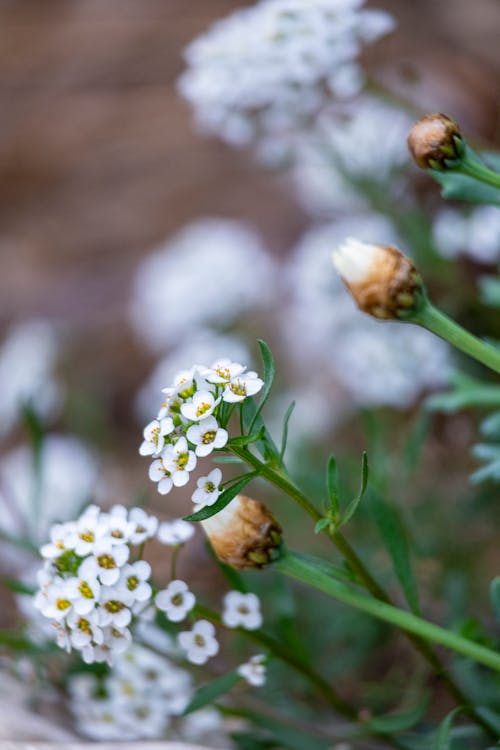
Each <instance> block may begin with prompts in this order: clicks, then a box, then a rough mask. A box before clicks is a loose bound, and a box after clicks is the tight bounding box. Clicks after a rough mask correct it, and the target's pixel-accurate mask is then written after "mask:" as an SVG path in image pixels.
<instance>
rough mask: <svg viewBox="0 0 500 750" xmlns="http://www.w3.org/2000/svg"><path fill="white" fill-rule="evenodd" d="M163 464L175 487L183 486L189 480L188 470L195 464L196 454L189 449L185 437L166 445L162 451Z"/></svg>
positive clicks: (191, 469)
mask: <svg viewBox="0 0 500 750" xmlns="http://www.w3.org/2000/svg"><path fill="white" fill-rule="evenodd" d="M163 464H164V466H165V468H166V469H167V470H168V471H169V472H170V473H171V475H172V482H173V483H174V485H175V486H176V487H183V486H184V485H185V484H187V482H188V481H189V472H190V471H193V469H194V468H195V466H196V456H195V454H194V453H193V451H191V450H189V448H188V444H187V440H186V438H185V437H181V438H179V440H178V441H177V442H176V444H175V445H167V447H166V448H165V451H164V453H163Z"/></svg>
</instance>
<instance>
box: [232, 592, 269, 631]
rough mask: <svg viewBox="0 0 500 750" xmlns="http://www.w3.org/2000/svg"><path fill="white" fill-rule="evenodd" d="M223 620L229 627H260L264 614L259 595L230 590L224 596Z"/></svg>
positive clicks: (251, 628)
mask: <svg viewBox="0 0 500 750" xmlns="http://www.w3.org/2000/svg"><path fill="white" fill-rule="evenodd" d="M222 622H223V623H224V625H227V627H229V628H245V630H257V629H258V628H260V626H261V625H262V615H261V612H260V601H259V598H258V596H256V595H255V594H252V593H248V594H243V593H241V592H240V591H228V593H227V594H226V595H225V596H224V610H223V612H222Z"/></svg>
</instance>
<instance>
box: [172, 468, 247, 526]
mask: <svg viewBox="0 0 500 750" xmlns="http://www.w3.org/2000/svg"><path fill="white" fill-rule="evenodd" d="M258 474H259V472H258V471H250V472H248V474H243V476H241V477H238V478H237V480H236V481H235V483H234V484H232V485H231V486H230V487H228V488H227V489H226V490H224V492H221V494H220V495H219V497H218V498H217V501H216V502H215V503H214V504H213V505H205V507H203V508H200V510H198V511H196V513H192V514H191V515H189V516H184V521H191V523H197V522H198V521H205V520H206V519H207V518H210V517H211V516H215V514H216V513H219V512H220V511H221V510H222V509H223V508H225V507H226V505H229V503H230V502H231V500H233V499H234V498H235V497H236V495H238V494H239V493H240V492H241V490H242V489H243V487H245V486H246V485H247V484H248V483H249V482H250V481H251V480H252V479H254V477H256V476H258Z"/></svg>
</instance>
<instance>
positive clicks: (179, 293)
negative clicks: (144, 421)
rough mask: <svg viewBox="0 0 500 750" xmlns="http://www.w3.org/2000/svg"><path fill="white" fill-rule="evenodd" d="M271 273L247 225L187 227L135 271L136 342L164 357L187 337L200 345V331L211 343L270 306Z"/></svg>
mask: <svg viewBox="0 0 500 750" xmlns="http://www.w3.org/2000/svg"><path fill="white" fill-rule="evenodd" d="M273 268H274V264H273V261H272V259H271V257H270V256H269V255H268V254H267V252H266V250H265V248H264V246H263V244H262V242H261V240H260V238H259V237H258V235H257V234H256V233H255V231H254V230H253V229H252V228H251V227H250V226H247V225H246V224H245V223H243V222H239V221H234V220H232V219H223V218H218V217H207V218H201V219H198V220H197V221H194V222H192V223H190V224H188V225H187V226H185V227H184V228H182V229H180V231H179V232H178V233H177V234H175V235H174V236H172V237H170V238H169V239H168V240H167V242H166V243H165V244H164V245H163V247H161V248H160V249H158V250H157V251H156V252H155V253H153V254H152V255H150V256H149V257H147V258H146V259H145V260H144V261H143V263H142V264H141V266H140V267H139V270H138V273H137V277H136V280H135V285H134V287H135V288H134V295H133V300H132V310H131V313H132V317H133V321H134V324H135V327H136V330H137V334H138V338H139V341H140V343H141V344H142V345H144V344H148V345H149V347H150V348H151V349H152V350H153V351H154V352H155V353H157V354H158V353H160V354H163V353H164V352H165V351H166V350H167V349H170V348H171V347H172V346H173V345H180V344H182V345H184V344H185V342H186V341H188V342H189V341H190V340H191V338H192V339H193V340H194V341H196V340H198V341H200V340H202V338H203V337H200V336H199V331H200V330H201V329H203V328H204V329H205V336H204V338H205V339H206V338H207V337H208V336H212V337H213V329H214V328H215V329H217V328H220V327H223V328H225V329H226V328H228V326H229V325H230V323H231V322H232V321H235V320H236V319H237V318H238V317H239V316H241V315H243V314H245V313H246V312H247V311H248V310H251V309H252V310H253V309H255V308H262V307H265V306H266V305H267V304H268V303H269V301H270V300H271V298H272V292H273ZM207 290H210V292H209V293H207ZM186 300H189V304H186ZM165 304H167V305H168V315H165ZM208 329H209V330H210V332H209V330H208ZM225 351H228V352H229V351H230V350H228V349H225V348H223V347H220V348H219V347H217V348H216V349H211V351H210V352H209V355H208V356H206V355H205V352H204V351H203V350H202V351H201V352H200V354H201V355H202V356H200V355H195V356H193V357H189V358H188V357H185V358H183V359H182V360H180V362H179V364H180V366H181V367H182V366H184V367H185V366H186V364H189V363H191V362H196V361H200V360H201V359H203V360H204V361H205V362H208V361H211V360H212V359H213V358H214V357H216V356H217V355H218V353H219V352H222V353H223V352H225ZM236 355H237V356H240V355H239V353H238V351H235V356H236ZM174 356H175V352H174ZM164 382H166V381H164Z"/></svg>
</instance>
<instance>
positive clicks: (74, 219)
mask: <svg viewBox="0 0 500 750" xmlns="http://www.w3.org/2000/svg"><path fill="white" fill-rule="evenodd" d="M241 4H243V3H238V5H241ZM236 5H237V3H235V2H234V0H44V1H43V2H41V0H18V1H17V2H16V1H15V0H10V1H9V0H3V2H0V96H1V110H0V111H1V112H2V115H1V119H0V175H1V179H0V253H1V268H2V273H1V279H0V299H1V303H0V330H3V329H4V328H5V326H6V325H7V324H8V323H9V322H10V321H12V320H13V319H18V318H25V317H28V316H33V315H43V316H48V317H56V318H63V319H65V320H69V321H70V322H72V323H73V324H74V325H75V326H76V330H77V332H79V333H80V335H81V341H80V349H79V351H80V356H81V357H82V358H83V360H84V362H83V363H82V367H83V375H85V374H86V369H85V368H87V370H88V373H87V374H88V376H89V377H95V378H97V379H100V378H104V377H110V378H113V379H115V377H116V379H120V378H121V379H122V381H123V382H124V386H123V387H124V388H125V391H127V389H128V388H129V387H132V386H135V385H136V384H137V383H138V382H139V381H140V379H141V378H142V377H143V376H144V374H145V373H146V372H147V370H148V368H149V363H143V362H142V361H141V360H140V359H139V357H138V351H137V350H136V349H134V346H133V343H132V337H131V334H130V333H129V332H128V329H127V320H126V306H127V301H128V296H129V288H130V281H131V278H132V274H133V271H134V268H135V267H136V264H137V262H138V261H139V259H140V257H141V256H142V255H143V254H144V253H145V252H146V251H147V250H148V249H149V248H150V247H151V246H152V245H154V244H155V243H157V242H159V241H161V240H162V239H163V238H164V237H166V236H167V235H168V234H169V233H171V232H172V231H174V230H175V229H176V228H178V227H180V226H181V225H182V224H184V223H185V222H187V221H189V220H190V219H192V218H194V217H196V216H198V215H199V214H207V213H211V214H221V215H226V216H236V217H242V218H250V219H251V220H254V221H255V222H256V224H257V225H258V226H259V227H260V228H261V229H262V230H263V232H264V233H265V236H266V238H267V239H268V241H269V242H270V244H271V246H272V248H273V249H274V250H275V251H279V250H280V249H281V250H284V249H286V247H287V245H288V244H289V243H290V242H291V241H292V240H293V239H294V238H295V237H296V235H297V234H298V232H299V231H300V229H301V227H302V226H303V224H304V221H305V219H304V217H303V216H302V215H301V213H300V212H298V211H297V210H295V207H294V204H293V199H292V198H291V197H290V196H289V195H287V193H286V191H285V190H284V189H283V186H282V185H281V184H280V183H279V181H278V179H277V178H276V177H272V176H270V175H269V174H267V173H265V172H264V171H263V170H261V169H259V168H258V167H257V166H256V165H255V164H254V163H253V161H252V160H251V158H250V157H248V156H246V155H244V154H237V153H234V152H233V151H231V150H230V149H228V148H226V147H225V146H223V145H222V144H219V143H217V142H216V141H214V140H207V139H204V138H202V137H199V136H197V135H196V134H194V133H193V131H192V128H191V120H190V113H189V111H188V108H187V106H186V105H185V104H184V103H183V102H182V101H181V100H180V99H179V98H178V96H177V95H176V92H175V80H176V77H177V76H178V74H179V72H180V71H181V69H182V61H181V50H182V48H183V46H184V45H185V44H186V43H187V42H188V41H189V40H190V39H191V38H193V37H194V36H195V35H196V34H198V33H199V32H200V31H201V30H202V29H204V28H206V26H207V25H208V24H209V22H210V21H211V20H212V19H215V18H217V17H220V16H223V15H224V14H226V13H227V12H229V11H230V10H231V9H233V8H234V7H235V6H236ZM373 5H374V6H375V5H376V6H378V7H380V6H381V7H386V8H388V9H389V10H391V11H392V12H393V13H394V14H395V15H396V16H397V18H398V20H399V24H400V26H399V30H398V31H397V32H396V33H395V34H394V35H393V36H392V37H391V38H390V39H388V40H386V41H384V42H383V43H381V44H379V45H377V48H376V49H375V50H373V51H372V52H370V56H369V59H368V62H369V63H370V64H371V65H372V66H373V67H374V68H375V69H376V70H378V71H379V73H380V75H383V76H385V77H387V78H389V79H390V80H394V78H395V76H396V73H397V77H398V78H399V79H400V81H401V77H402V80H403V81H404V82H405V83H404V84H403V85H406V86H408V87H411V88H412V90H413V91H414V93H415V96H416V97H417V99H418V100H419V102H420V103H421V105H422V107H424V108H429V109H441V110H446V111H450V113H452V114H453V115H455V116H456V117H458V118H460V119H461V121H462V122H463V124H464V126H465V127H466V128H467V129H468V130H471V131H472V132H473V133H475V134H476V135H477V136H480V137H482V138H483V139H485V141H487V142H490V143H493V142H494V141H495V136H496V134H497V132H498V72H499V69H500V59H499V55H498V41H497V40H498V29H499V27H500V5H499V4H498V2H496V0H475V2H474V3H471V2H468V0H451V1H450V0H439V1H437V0H419V2H413V1H412V0H405V2H402V0H383V1H382V2H380V3H374V4H373ZM395 71H396V73H395ZM419 76H420V77H421V78H422V80H421V82H420V83H415V81H416V79H417V78H418V77H419ZM399 85H401V83H400V84H399Z"/></svg>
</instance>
